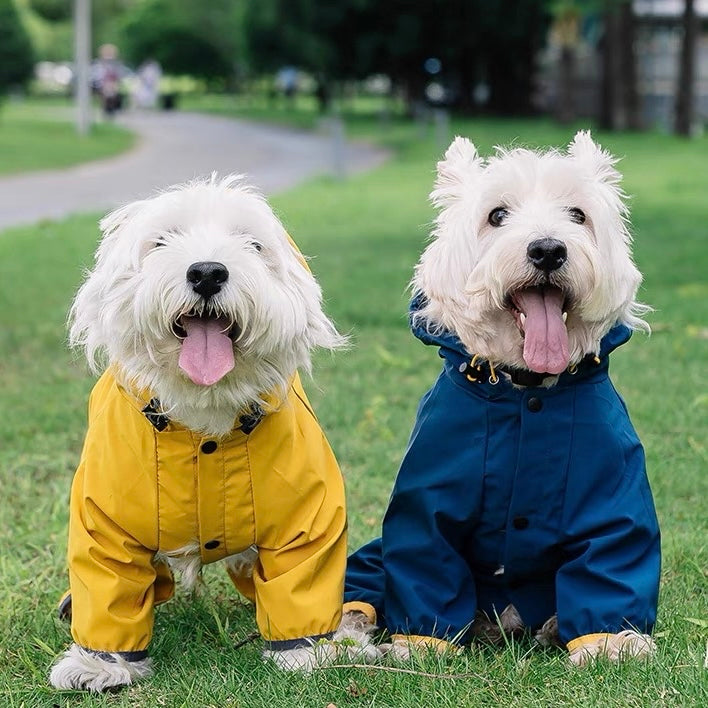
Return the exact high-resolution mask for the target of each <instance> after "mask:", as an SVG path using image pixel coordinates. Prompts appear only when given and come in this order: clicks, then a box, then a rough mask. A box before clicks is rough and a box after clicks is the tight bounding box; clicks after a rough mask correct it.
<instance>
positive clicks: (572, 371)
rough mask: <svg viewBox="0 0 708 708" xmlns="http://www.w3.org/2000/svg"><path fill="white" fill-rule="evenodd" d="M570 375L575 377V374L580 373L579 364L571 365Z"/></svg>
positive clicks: (569, 368)
mask: <svg viewBox="0 0 708 708" xmlns="http://www.w3.org/2000/svg"><path fill="white" fill-rule="evenodd" d="M568 373H569V374H570V375H571V376H575V374H577V373H578V365H577V364H571V365H570V366H569V367H568Z"/></svg>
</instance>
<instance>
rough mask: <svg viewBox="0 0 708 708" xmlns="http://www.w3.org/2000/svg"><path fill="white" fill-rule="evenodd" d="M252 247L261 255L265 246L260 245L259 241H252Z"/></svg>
mask: <svg viewBox="0 0 708 708" xmlns="http://www.w3.org/2000/svg"><path fill="white" fill-rule="evenodd" d="M251 246H253V248H255V249H256V251H258V253H260V252H261V251H262V250H263V246H262V245H261V244H260V243H258V241H251Z"/></svg>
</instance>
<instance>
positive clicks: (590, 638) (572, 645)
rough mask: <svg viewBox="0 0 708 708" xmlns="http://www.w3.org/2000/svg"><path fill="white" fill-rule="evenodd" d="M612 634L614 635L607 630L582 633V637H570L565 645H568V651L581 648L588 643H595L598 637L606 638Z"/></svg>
mask: <svg viewBox="0 0 708 708" xmlns="http://www.w3.org/2000/svg"><path fill="white" fill-rule="evenodd" d="M612 636H614V635H613V634H611V633H609V632H598V633H597V634H583V636H582V637H577V638H575V639H571V640H570V641H569V642H568V643H567V644H566V647H568V651H569V652H573V651H575V650H576V649H582V648H583V647H585V646H588V645H589V644H597V643H598V640H600V639H603V638H604V639H605V640H608V639H609V638H610V637H612Z"/></svg>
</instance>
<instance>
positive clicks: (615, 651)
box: [568, 629, 656, 666]
mask: <svg viewBox="0 0 708 708" xmlns="http://www.w3.org/2000/svg"><path fill="white" fill-rule="evenodd" d="M568 649H569V651H570V654H569V658H570V661H571V663H572V664H575V666H586V665H587V664H588V663H590V662H591V661H592V660H593V659H595V658H597V657H601V656H604V657H607V658H608V659H610V661H615V662H619V661H622V660H623V659H627V658H630V657H631V658H635V659H646V658H648V657H650V656H652V655H654V654H655V653H656V643H655V642H654V640H653V639H652V638H651V637H650V636H649V635H648V634H642V633H641V632H635V631H633V630H631V629H626V630H624V631H622V632H618V633H617V634H590V635H587V636H585V637H578V638H577V639H575V640H573V641H572V642H570V643H569V644H568Z"/></svg>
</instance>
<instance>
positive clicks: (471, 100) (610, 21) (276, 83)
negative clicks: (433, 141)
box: [0, 0, 708, 134]
mask: <svg viewBox="0 0 708 708" xmlns="http://www.w3.org/2000/svg"><path fill="white" fill-rule="evenodd" d="M73 7H74V2H73V0H0V14H1V15H2V18H3V19H2V22H0V31H1V32H3V33H4V34H5V35H6V36H5V38H4V39H3V38H2V37H0V39H1V40H2V41H0V53H2V54H1V56H0V58H3V59H4V61H1V62H0V64H2V68H1V69H0V72H1V73H0V91H3V90H4V91H8V90H18V88H21V87H22V86H26V85H27V83H28V82H29V81H30V79H32V76H33V70H32V61H33V60H35V61H38V62H54V63H60V64H62V65H64V66H66V67H67V68H69V69H71V67H72V55H73V37H72V21H73ZM91 8H92V10H91V12H92V29H93V50H94V55H95V54H96V53H97V50H98V48H99V47H100V46H101V45H103V44H106V43H112V44H115V45H117V47H118V48H119V50H120V56H121V60H122V61H123V62H124V63H125V65H126V66H127V68H128V69H136V68H137V67H139V66H140V64H141V63H143V62H145V61H146V60H148V59H154V60H157V61H158V62H159V63H160V65H161V67H162V70H163V71H164V73H165V76H166V77H171V80H174V77H175V76H180V77H184V76H189V77H191V78H192V79H196V80H197V84H195V88H199V89H208V90H210V91H212V92H213V91H217V92H229V93H232V94H236V93H239V94H247V93H249V92H250V93H253V92H254V91H264V92H265V94H270V95H275V94H277V93H278V92H282V91H283V85H282V84H283V81H285V80H287V81H290V80H292V77H293V76H296V77H297V84H296V85H295V86H293V92H292V93H293V94H294V93H295V92H296V91H298V92H300V93H301V92H302V91H303V90H305V91H307V92H309V93H311V94H312V95H313V96H314V97H315V98H316V99H317V102H318V105H319V108H320V110H321V111H328V110H330V109H331V108H332V107H333V106H335V107H336V106H337V103H338V101H341V100H343V99H344V98H346V96H347V95H351V94H352V92H359V93H361V92H362V90H363V91H364V92H365V91H367V90H369V89H371V87H374V86H375V88H376V92H377V93H378V94H379V95H387V96H389V97H393V98H395V99H396V100H398V101H400V102H401V104H402V105H403V106H404V108H405V112H406V113H407V114H408V115H415V114H416V112H417V111H419V110H420V107H421V105H422V106H426V105H427V106H431V105H433V106H444V107H446V108H451V109H453V110H455V111H456V112H458V113H463V114H467V115H471V114H480V113H484V114H487V115H512V116H523V115H530V114H538V113H550V114H552V115H553V116H554V117H555V118H556V119H557V120H559V122H561V123H570V122H572V121H573V120H575V119H577V118H591V119H594V120H597V121H598V122H599V124H600V125H601V127H603V128H604V129H609V130H614V129H625V128H629V129H634V130H636V129H641V128H644V127H655V126H657V125H660V126H661V127H662V128H664V129H666V130H669V129H674V128H676V129H677V131H678V132H682V133H684V134H690V133H692V132H694V133H695V132H696V130H697V129H698V128H700V124H701V123H702V122H703V121H704V120H705V115H706V112H708V85H707V84H708V49H707V48H708V15H707V11H706V8H705V5H701V0H662V1H661V2H658V3H657V2H654V0H427V1H426V2H418V1H416V0H387V2H380V1H379V0H333V1H331V2H319V1H318V0H258V2H249V1H248V0H209V2H194V1H193V0H93V1H92V3H91ZM699 8H702V9H699ZM28 37H29V46H28V42H27V38H28ZM285 69H287V70H289V73H286V72H284V70H285ZM286 76H287V77H289V78H285V77H286ZM35 88H36V83H35ZM64 89H65V93H68V92H70V91H71V85H70V83H65V84H64ZM681 113H683V115H679V114H681ZM697 126H698V128H697Z"/></svg>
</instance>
